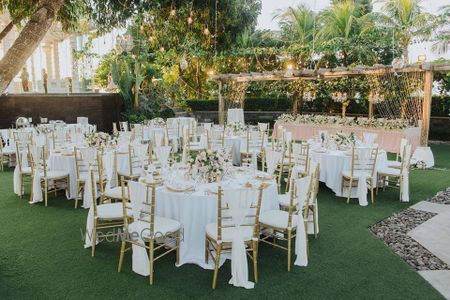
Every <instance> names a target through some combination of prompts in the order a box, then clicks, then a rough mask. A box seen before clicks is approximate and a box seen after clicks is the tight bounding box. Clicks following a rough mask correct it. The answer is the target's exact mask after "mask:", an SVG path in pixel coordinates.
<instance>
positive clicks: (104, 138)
mask: <svg viewBox="0 0 450 300" xmlns="http://www.w3.org/2000/svg"><path fill="white" fill-rule="evenodd" d="M84 138H85V140H86V143H87V144H88V145H89V147H97V148H98V147H107V146H109V145H111V144H112V143H113V142H114V140H115V139H113V138H111V136H110V135H109V134H107V133H105V132H101V131H100V132H93V133H86V134H85V135H84Z"/></svg>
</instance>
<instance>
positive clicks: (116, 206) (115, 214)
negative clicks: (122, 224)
mask: <svg viewBox="0 0 450 300" xmlns="http://www.w3.org/2000/svg"><path fill="white" fill-rule="evenodd" d="M122 205H123V204H122V202H120V203H106V204H99V205H97V216H98V217H99V218H101V219H120V218H122V217H123V207H122Z"/></svg>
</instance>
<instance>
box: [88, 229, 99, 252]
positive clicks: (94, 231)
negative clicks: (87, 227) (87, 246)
mask: <svg viewBox="0 0 450 300" xmlns="http://www.w3.org/2000/svg"><path fill="white" fill-rule="evenodd" d="M88 234H89V233H88ZM96 245H97V220H94V229H93V230H92V250H91V256H92V257H94V256H95V246H96Z"/></svg>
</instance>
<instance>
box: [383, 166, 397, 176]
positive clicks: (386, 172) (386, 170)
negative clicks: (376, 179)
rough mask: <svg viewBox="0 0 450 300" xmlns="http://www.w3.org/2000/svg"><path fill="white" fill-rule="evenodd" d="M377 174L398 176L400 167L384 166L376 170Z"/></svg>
mask: <svg viewBox="0 0 450 300" xmlns="http://www.w3.org/2000/svg"><path fill="white" fill-rule="evenodd" d="M378 174H383V175H388V176H400V169H395V168H389V167H384V168H381V169H379V170H378Z"/></svg>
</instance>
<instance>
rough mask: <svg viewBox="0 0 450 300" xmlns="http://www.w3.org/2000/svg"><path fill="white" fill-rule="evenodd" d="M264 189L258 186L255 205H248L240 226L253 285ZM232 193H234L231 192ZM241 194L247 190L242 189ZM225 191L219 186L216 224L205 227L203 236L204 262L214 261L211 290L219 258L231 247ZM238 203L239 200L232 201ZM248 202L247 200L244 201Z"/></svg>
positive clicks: (231, 226) (233, 227)
mask: <svg viewBox="0 0 450 300" xmlns="http://www.w3.org/2000/svg"><path fill="white" fill-rule="evenodd" d="M265 188H266V186H265V185H264V184H262V185H261V186H259V188H258V191H259V193H258V195H257V198H256V203H255V201H253V202H252V203H251V204H250V207H249V210H248V211H247V212H246V213H245V214H246V217H245V222H244V223H243V224H242V225H241V226H240V227H241V228H240V230H241V232H242V235H243V238H244V243H245V245H246V251H247V254H248V255H249V257H250V258H251V259H252V260H253V275H254V280H255V283H257V282H258V240H259V226H258V224H259V215H260V209H261V200H262V196H263V190H264V189H265ZM233 192H234V191H233ZM242 192H248V190H245V189H242ZM225 193H227V190H223V189H222V187H220V186H219V188H218V191H217V204H218V206H217V222H215V223H210V224H208V225H206V230H205V231H206V234H205V262H206V263H208V260H209V257H211V258H212V259H214V274H213V281H212V288H213V289H215V288H216V283H217V274H218V272H219V265H220V256H221V255H222V254H223V253H230V252H231V249H232V247H233V242H232V240H233V231H234V229H235V227H236V226H235V224H233V220H232V217H231V215H230V208H229V206H228V205H227V203H226V201H224V199H226V195H225ZM234 200H236V201H239V199H234ZM246 200H248V199H246Z"/></svg>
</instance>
